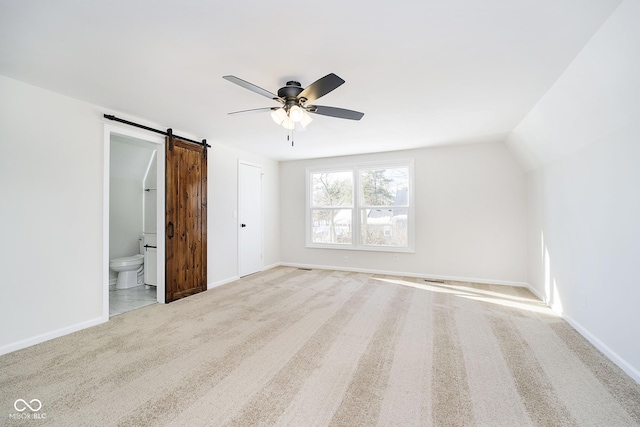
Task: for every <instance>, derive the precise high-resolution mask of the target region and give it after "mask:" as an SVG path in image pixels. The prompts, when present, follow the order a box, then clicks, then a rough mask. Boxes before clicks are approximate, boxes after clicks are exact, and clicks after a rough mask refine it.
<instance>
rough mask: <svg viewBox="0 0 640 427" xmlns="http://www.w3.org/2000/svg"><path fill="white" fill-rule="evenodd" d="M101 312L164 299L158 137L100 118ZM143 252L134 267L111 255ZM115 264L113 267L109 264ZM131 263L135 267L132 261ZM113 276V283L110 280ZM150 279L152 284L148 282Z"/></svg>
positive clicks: (126, 257)
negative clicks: (123, 266) (123, 268)
mask: <svg viewBox="0 0 640 427" xmlns="http://www.w3.org/2000/svg"><path fill="white" fill-rule="evenodd" d="M104 145H105V147H104V148H105V149H104V159H105V160H104V161H105V170H104V197H103V200H104V204H103V242H104V244H103V287H104V289H103V318H105V320H106V319H108V318H109V317H111V316H113V315H117V314H121V313H124V312H126V311H131V310H133V309H136V308H140V307H143V306H145V305H149V304H153V303H156V302H159V303H164V302H165V301H164V266H165V261H164V257H165V253H164V216H165V191H164V184H165V180H164V175H165V160H164V159H165V154H164V138H162V137H157V136H155V135H148V134H146V133H145V132H141V131H138V130H132V129H126V128H121V127H119V126H114V125H110V124H105V135H104ZM133 258H136V259H137V258H143V259H144V263H143V264H142V265H141V266H142V269H138V270H139V271H132V272H130V273H127V275H128V276H129V277H128V280H123V279H122V278H120V279H118V277H119V276H120V275H121V274H122V273H117V272H115V271H113V270H112V268H111V267H113V266H114V265H115V264H113V263H112V262H111V261H112V260H126V261H123V262H125V263H126V262H128V260H129V259H133ZM114 268H115V267H114ZM136 268H137V267H136ZM116 282H117V286H116ZM154 285H155V286H154Z"/></svg>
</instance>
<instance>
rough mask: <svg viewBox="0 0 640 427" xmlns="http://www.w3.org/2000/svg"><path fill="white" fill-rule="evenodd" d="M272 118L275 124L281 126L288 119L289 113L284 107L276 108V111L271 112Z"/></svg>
mask: <svg viewBox="0 0 640 427" xmlns="http://www.w3.org/2000/svg"><path fill="white" fill-rule="evenodd" d="M271 118H272V119H273V121H274V122H276V123H277V124H279V125H281V124H282V122H283V121H284V119H286V118H287V112H286V111H284V108H282V107H280V108H276V109H275V110H273V111H271Z"/></svg>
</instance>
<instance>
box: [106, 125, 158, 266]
mask: <svg viewBox="0 0 640 427" xmlns="http://www.w3.org/2000/svg"><path fill="white" fill-rule="evenodd" d="M156 148H157V147H155V146H154V145H149V146H143V145H142V143H138V145H132V144H128V143H126V142H119V141H118V138H116V137H112V141H111V156H110V180H109V258H110V259H111V258H118V257H124V256H131V255H133V254H137V253H138V252H139V250H140V249H139V246H138V238H139V236H140V234H142V232H143V218H144V213H143V200H144V196H145V192H144V191H143V180H144V175H145V172H146V170H147V168H148V166H149V161H150V160H151V158H152V156H153V151H154V150H155V149H156ZM151 175H153V176H154V177H155V170H154V171H153V173H152V174H151ZM154 182H155V179H154ZM154 196H155V193H154ZM153 202H154V203H155V197H154V199H153ZM155 213H156V210H155V209H153V212H151V214H152V215H151V216H153V228H152V230H153V231H152V232H156V228H155V223H156V221H155ZM111 273H112V276H113V277H115V274H114V272H111Z"/></svg>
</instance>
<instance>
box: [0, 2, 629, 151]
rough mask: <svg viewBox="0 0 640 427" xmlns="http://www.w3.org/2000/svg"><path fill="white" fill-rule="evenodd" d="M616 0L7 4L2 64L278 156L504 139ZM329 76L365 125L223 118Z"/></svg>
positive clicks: (2, 5) (77, 93)
mask: <svg viewBox="0 0 640 427" xmlns="http://www.w3.org/2000/svg"><path fill="white" fill-rule="evenodd" d="M619 4H620V0H561V1H558V0H538V1H533V0H485V1H477V0H433V1H395V2H380V1H362V0H358V1H350V2H346V1H336V0H328V1H323V2H304V1H301V2H289V1H287V2H284V1H280V0H273V1H270V2H265V1H260V0H248V1H242V2H213V1H209V2H205V1H195V0H193V1H181V2H169V1H157V0H155V1H150V0H139V1H130V0H129V1H124V0H114V1H106V2H78V1H72V0H58V1H55V2H53V1H49V0H30V1H18V0H0V11H1V13H0V74H2V75H5V76H7V77H11V78H14V79H17V80H21V81H24V82H26V83H30V84H33V85H36V86H40V87H43V88H46V89H49V90H52V91H55V92H59V93H62V94H65V95H68V96H71V97H74V98H78V99H81V100H84V101H88V102H90V103H93V104H97V105H100V106H102V107H104V108H105V113H114V112H115V113H118V114H124V115H125V116H126V117H127V118H135V117H139V118H143V119H144V120H147V121H148V122H152V123H156V124H158V125H159V126H163V127H172V128H174V129H176V131H178V130H179V131H181V132H184V133H187V134H190V135H192V136H194V137H198V138H207V139H208V140H209V141H215V142H219V143H222V144H227V145H229V146H232V147H235V148H239V149H244V150H249V151H252V152H257V153H260V154H263V155H265V156H268V157H271V158H274V159H277V160H287V159H301V158H313V157H326V156H335V155H346V154H357V153H367V152H379V151H389V150H398V149H410V148H417V147H425V146H437V145H445V144H461V143H475V142H484V141H503V140H504V139H505V137H506V135H507V134H508V133H509V132H510V131H511V130H512V129H514V127H515V126H516V125H517V124H518V123H519V122H520V121H521V120H522V119H523V118H524V117H525V115H526V114H527V113H528V112H529V111H530V110H531V109H532V107H533V106H534V105H535V104H536V102H537V101H538V100H539V99H540V98H541V97H542V96H543V95H544V94H545V92H546V91H547V90H548V89H549V88H550V87H551V85H552V84H553V83H554V82H555V81H556V79H558V77H559V76H560V75H561V74H562V72H563V71H564V70H565V69H566V67H567V66H568V65H569V63H570V62H571V61H572V60H573V59H574V58H575V57H576V55H577V54H578V53H579V52H580V50H581V49H582V48H583V46H585V44H586V43H587V41H588V40H589V39H590V37H591V36H592V35H593V34H594V33H595V32H596V31H597V29H598V28H599V27H600V26H601V25H602V23H603V22H604V21H605V20H606V19H607V17H609V16H610V15H611V13H612V12H613V10H614V9H615V8H616V7H617V6H618V5H619ZM330 72H333V73H336V74H337V75H339V76H340V77H342V78H343V79H345V80H346V83H345V84H344V85H343V86H341V87H339V88H338V89H336V90H335V91H334V92H332V93H330V94H328V95H326V96H325V97H323V98H321V99H320V100H318V101H317V102H316V103H317V104H320V105H329V106H336V107H343V108H348V109H353V110H357V111H362V112H364V113H365V116H364V118H363V119H362V120H361V121H359V122H358V121H350V120H341V119H334V118H329V117H323V116H318V115H315V116H314V119H315V120H314V121H313V122H312V123H311V124H310V125H309V127H308V128H307V130H306V131H304V132H296V133H295V135H294V140H295V146H294V147H291V144H290V143H288V142H287V131H286V130H284V129H283V128H282V127H279V126H277V125H276V124H275V123H273V121H272V120H271V118H270V117H269V114H268V113H253V114H244V115H232V116H229V115H227V112H230V111H237V110H244V109H250V108H260V107H270V106H273V105H275V103H274V102H273V101H270V100H269V99H267V98H264V97H261V96H260V95H257V94H255V93H252V92H249V91H247V90H245V89H243V88H241V87H239V86H236V85H233V84H232V83H229V82H227V81H226V80H223V79H222V76H223V75H227V74H232V75H235V76H238V77H240V78H243V79H245V80H248V81H250V82H252V83H254V84H256V85H258V86H261V87H263V88H265V89H267V90H270V91H271V92H276V91H277V89H278V88H279V87H280V86H282V85H284V84H285V83H286V81H288V80H297V81H300V82H301V83H302V85H303V86H306V85H308V84H310V83H312V82H313V81H315V80H317V79H318V78H320V77H322V76H324V75H326V74H328V73H330Z"/></svg>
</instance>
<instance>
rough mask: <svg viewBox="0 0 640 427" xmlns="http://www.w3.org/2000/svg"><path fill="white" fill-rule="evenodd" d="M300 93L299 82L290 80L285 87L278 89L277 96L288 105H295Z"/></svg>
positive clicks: (300, 86)
mask: <svg viewBox="0 0 640 427" xmlns="http://www.w3.org/2000/svg"><path fill="white" fill-rule="evenodd" d="M300 92H302V85H301V84H300V82H296V81H293V80H292V81H288V82H287V85H286V86H284V87H281V88H280V89H278V96H279V97H280V98H282V99H284V100H285V101H287V103H288V104H290V103H294V104H295V103H297V101H296V98H297V96H298V95H299V94H300Z"/></svg>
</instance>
